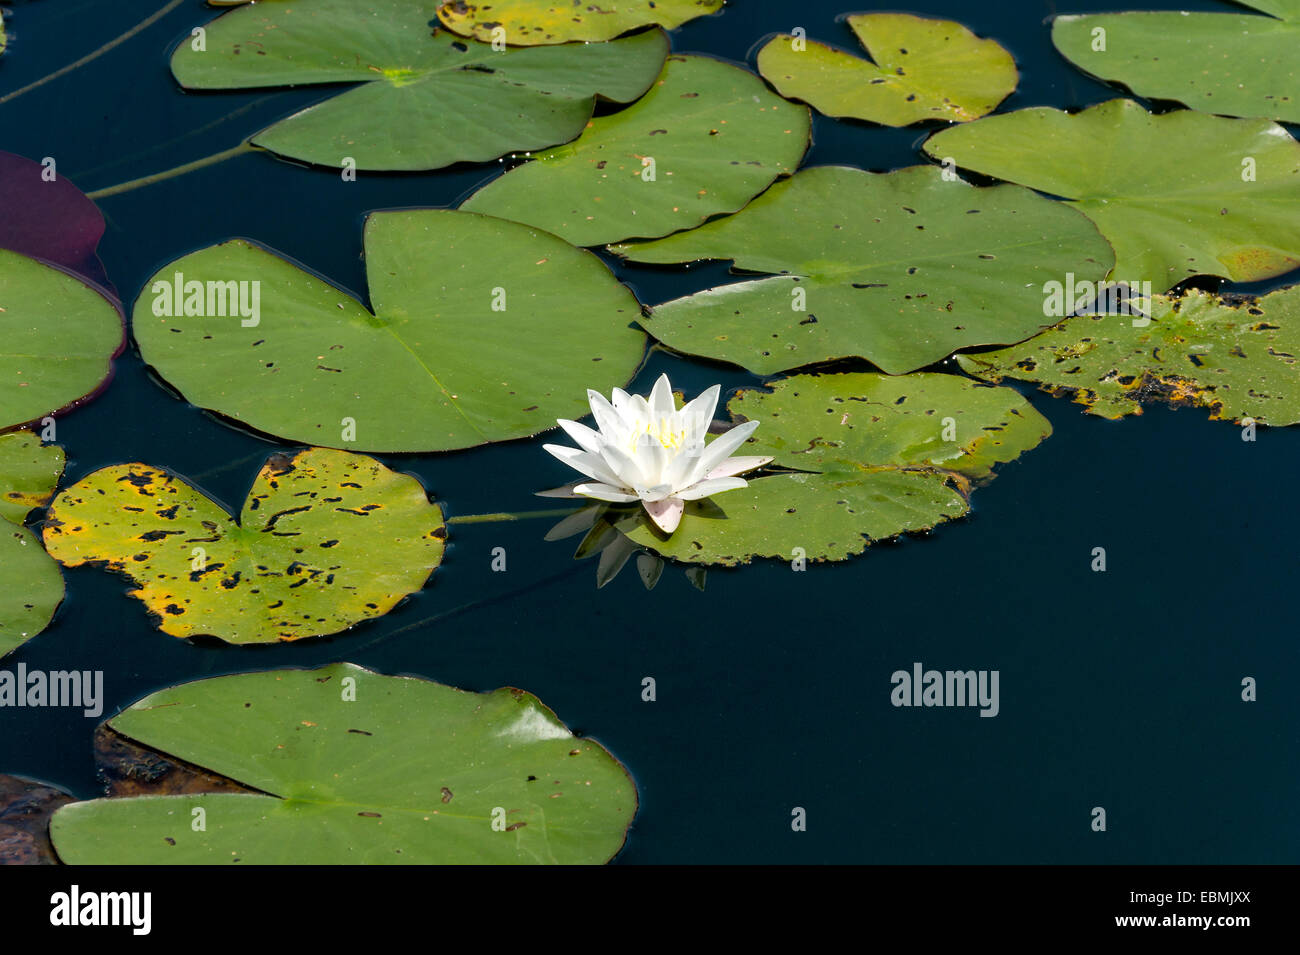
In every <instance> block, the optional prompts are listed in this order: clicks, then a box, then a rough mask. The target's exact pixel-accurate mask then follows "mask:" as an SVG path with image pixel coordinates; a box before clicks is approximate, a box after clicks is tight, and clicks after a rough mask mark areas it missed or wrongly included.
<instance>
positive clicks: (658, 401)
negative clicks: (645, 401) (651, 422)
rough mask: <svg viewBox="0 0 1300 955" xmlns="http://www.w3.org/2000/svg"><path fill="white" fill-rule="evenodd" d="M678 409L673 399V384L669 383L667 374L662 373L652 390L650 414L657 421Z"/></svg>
mask: <svg viewBox="0 0 1300 955" xmlns="http://www.w3.org/2000/svg"><path fill="white" fill-rule="evenodd" d="M676 410H677V403H676V402H675V401H674V400H673V386H672V385H671V384H669V383H668V376H667V375H666V374H664V375H660V376H659V380H658V381H656V382H655V386H654V388H652V389H651V390H650V416H651V417H652V418H654V419H655V420H656V421H657V420H659V419H660V418H668V417H669V416H670V415H672V413H673V412H674V411H676Z"/></svg>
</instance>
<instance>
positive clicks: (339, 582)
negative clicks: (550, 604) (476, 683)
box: [45, 448, 446, 643]
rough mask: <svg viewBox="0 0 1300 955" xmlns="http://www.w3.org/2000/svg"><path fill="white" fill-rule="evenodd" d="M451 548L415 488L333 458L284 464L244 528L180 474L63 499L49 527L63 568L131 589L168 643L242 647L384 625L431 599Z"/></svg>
mask: <svg viewBox="0 0 1300 955" xmlns="http://www.w3.org/2000/svg"><path fill="white" fill-rule="evenodd" d="M445 538H446V527H445V525H444V524H443V519H442V509H441V508H439V507H438V505H436V504H431V503H430V502H429V499H428V496H427V495H426V493H425V491H424V488H423V487H421V486H420V482H419V481H417V480H416V479H415V478H413V477H411V476H409V475H406V474H397V473H395V472H393V471H390V470H389V469H388V468H386V467H384V466H383V465H382V464H380V463H379V462H378V461H376V460H374V459H373V458H369V457H366V456H365V455H361V454H349V453H347V452H344V451H331V450H327V449H324V448H312V449H310V450H307V451H301V452H299V453H298V454H296V455H294V456H292V457H286V456H284V455H282V454H275V455H272V456H271V457H270V458H269V459H268V460H267V463H266V464H265V465H264V466H263V468H262V470H261V472H260V473H259V474H258V475H257V480H256V481H254V482H253V487H252V489H251V490H250V491H249V492H248V499H247V500H246V501H245V502H244V507H243V510H242V511H241V513H240V515H239V518H238V519H235V518H234V517H232V516H231V515H230V514H229V513H227V512H226V510H225V508H223V507H222V506H221V505H220V504H218V503H217V502H216V501H214V500H212V499H211V498H209V497H207V496H205V495H204V494H203V493H202V492H200V491H199V490H198V489H196V488H195V487H193V486H192V485H190V484H188V483H187V482H185V481H184V480H182V479H181V478H178V477H176V476H175V475H173V474H170V473H168V472H167V471H163V470H161V469H159V468H152V467H149V466H148V465H145V464H119V465H115V466H113V467H107V468H102V469H101V470H99V471H95V472H94V473H93V474H90V475H88V476H87V477H85V478H82V479H81V480H80V481H78V482H77V483H76V484H74V485H73V486H72V487H70V488H68V489H67V490H65V491H63V492H62V493H61V494H59V496H58V497H57V498H55V500H54V503H53V504H51V505H50V510H49V515H48V517H47V519H46V523H45V546H46V548H47V549H48V550H49V552H50V554H51V555H52V556H54V557H55V558H56V559H57V560H59V561H60V562H62V563H63V564H64V565H65V566H68V567H77V566H80V565H81V564H99V565H103V566H105V567H107V568H108V569H109V570H113V571H116V572H118V573H121V574H124V575H126V576H127V577H129V578H131V580H132V581H134V582H135V584H136V588H135V589H134V590H132V591H131V595H132V596H134V597H136V598H138V599H139V600H140V601H141V602H142V603H144V605H145V606H146V607H147V608H148V609H149V610H150V611H151V613H152V614H153V615H154V616H155V617H156V618H157V624H158V627H159V629H161V630H162V631H163V632H164V633H169V634H171V635H173V636H176V637H192V636H199V635H212V636H215V637H219V638H221V639H222V640H225V641H226V642H228V643H273V642H275V641H277V640H297V639H299V638H301V637H313V636H321V635H324V634H330V633H337V632H338V631H340V630H345V629H347V628H348V627H350V626H352V625H353V624H355V623H358V622H360V621H362V620H368V619H370V618H372V617H379V616H382V615H383V614H385V613H387V612H388V611H389V610H391V609H392V608H393V607H394V606H395V605H396V604H397V602H398V601H399V600H401V599H402V598H403V597H405V596H407V595H408V594H412V593H415V592H416V591H417V590H419V589H420V588H421V587H423V586H424V584H425V581H427V580H428V578H429V575H430V574H432V573H433V570H434V568H436V567H437V566H438V564H439V563H441V561H442V553H443V547H444V543H443V542H444V539H445Z"/></svg>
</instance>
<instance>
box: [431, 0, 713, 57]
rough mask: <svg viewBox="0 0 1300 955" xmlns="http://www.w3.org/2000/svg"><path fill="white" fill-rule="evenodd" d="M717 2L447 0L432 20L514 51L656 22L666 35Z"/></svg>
mask: <svg viewBox="0 0 1300 955" xmlns="http://www.w3.org/2000/svg"><path fill="white" fill-rule="evenodd" d="M722 4H723V0H602V2H601V4H600V6H598V7H597V6H594V5H582V4H576V3H566V2H558V0H492V2H491V3H487V4H484V3H468V2H466V0H449V2H446V3H443V4H442V5H441V6H439V7H438V19H439V20H441V21H442V23H443V25H444V26H446V27H447V28H448V29H449V30H454V31H455V32H456V33H459V34H460V35H461V36H473V37H477V38H478V39H480V40H484V41H491V40H494V39H499V40H500V41H501V42H504V43H509V44H511V45H515V46H540V45H543V44H550V43H565V42H567V41H569V40H588V41H594V40H608V39H611V38H613V37H616V36H618V35H619V34H620V33H626V32H627V31H628V30H635V29H636V28H637V27H641V26H646V25H648V24H651V23H657V24H659V25H660V26H662V27H666V28H667V29H669V30H672V29H674V28H676V27H679V26H681V25H682V24H683V23H685V22H686V21H687V20H694V19H695V18H696V17H702V16H704V15H706V14H709V13H714V12H716V11H718V10H721V9H722Z"/></svg>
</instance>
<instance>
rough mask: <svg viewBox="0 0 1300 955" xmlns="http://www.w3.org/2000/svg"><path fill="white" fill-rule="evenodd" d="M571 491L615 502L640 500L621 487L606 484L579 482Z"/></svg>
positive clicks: (622, 502)
mask: <svg viewBox="0 0 1300 955" xmlns="http://www.w3.org/2000/svg"><path fill="white" fill-rule="evenodd" d="M573 491H574V493H575V494H581V495H582V496H583V497H594V498H595V499H596V500H598V501H613V502H614V503H615V504H628V503H630V502H632V501H639V500H640V498H639V497H637V496H636V495H635V494H628V493H627V492H626V491H624V490H622V489H621V488H617V487H612V486H610V485H608V484H599V483H591V484H579V485H578V486H577V487H575V488H574V489H573Z"/></svg>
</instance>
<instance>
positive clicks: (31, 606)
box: [0, 431, 63, 656]
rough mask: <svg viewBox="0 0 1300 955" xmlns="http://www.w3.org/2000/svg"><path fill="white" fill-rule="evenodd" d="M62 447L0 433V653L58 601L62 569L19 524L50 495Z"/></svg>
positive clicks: (42, 624)
mask: <svg viewBox="0 0 1300 955" xmlns="http://www.w3.org/2000/svg"><path fill="white" fill-rule="evenodd" d="M62 473H63V449H62V448H60V447H59V446H58V445H48V446H44V447H43V446H42V445H41V442H40V439H39V438H38V437H37V436H36V435H34V434H32V433H31V432H29V431H15V432H11V433H9V434H0V656H4V655H5V654H6V653H8V652H10V651H11V650H14V649H16V648H17V647H19V646H21V645H22V644H24V643H26V642H27V641H28V640H30V639H31V638H32V637H34V636H36V635H37V634H38V633H40V632H41V631H42V630H44V629H45V628H46V626H48V625H49V622H50V620H51V619H52V618H53V617H54V611H55V610H57V609H58V607H59V604H60V603H61V602H62V601H63V574H62V573H60V572H59V565H58V564H56V563H55V562H54V561H53V560H51V559H50V556H49V555H48V554H47V553H45V551H44V550H42V549H41V544H40V541H39V540H38V539H37V537H36V535H35V534H33V533H32V532H31V531H30V530H28V529H27V528H26V527H24V526H23V521H25V520H26V519H27V515H28V513H29V512H30V511H31V510H32V509H33V508H37V507H42V506H44V505H45V503H46V502H47V501H49V499H50V497H51V496H52V495H53V494H54V488H55V486H56V485H57V484H58V483H59V476H60V475H61V474H62Z"/></svg>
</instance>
